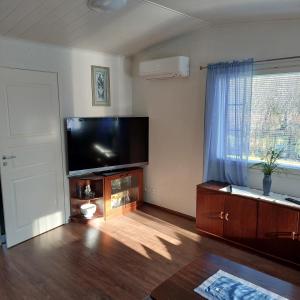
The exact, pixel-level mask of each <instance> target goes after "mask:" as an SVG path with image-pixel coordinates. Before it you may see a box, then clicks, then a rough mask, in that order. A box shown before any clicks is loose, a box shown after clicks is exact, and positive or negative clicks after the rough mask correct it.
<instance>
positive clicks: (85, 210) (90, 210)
mask: <svg viewBox="0 0 300 300" xmlns="http://www.w3.org/2000/svg"><path fill="white" fill-rule="evenodd" d="M96 209H97V207H96V205H95V204H92V203H86V204H82V205H81V206H80V212H81V213H82V214H83V216H84V217H85V218H86V219H91V218H92V217H93V215H94V214H95V212H96Z"/></svg>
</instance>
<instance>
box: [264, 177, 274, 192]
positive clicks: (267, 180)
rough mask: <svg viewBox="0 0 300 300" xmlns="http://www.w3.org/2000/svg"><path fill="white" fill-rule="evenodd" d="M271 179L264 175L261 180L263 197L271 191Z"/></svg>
mask: <svg viewBox="0 0 300 300" xmlns="http://www.w3.org/2000/svg"><path fill="white" fill-rule="evenodd" d="M271 185H272V178H271V175H265V176H264V179H263V190H264V196H269V195H270V191H271Z"/></svg>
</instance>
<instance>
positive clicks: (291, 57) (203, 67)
mask: <svg viewBox="0 0 300 300" xmlns="http://www.w3.org/2000/svg"><path fill="white" fill-rule="evenodd" d="M288 59H300V56H288V57H278V58H269V59H261V60H255V61H254V63H262V62H270V61H277V60H288ZM204 69H207V66H200V70H204Z"/></svg>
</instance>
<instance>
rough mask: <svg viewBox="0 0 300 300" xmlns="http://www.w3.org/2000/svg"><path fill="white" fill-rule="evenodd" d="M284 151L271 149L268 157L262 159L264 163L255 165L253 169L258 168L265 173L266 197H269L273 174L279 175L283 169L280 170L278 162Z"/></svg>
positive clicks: (267, 154)
mask: <svg viewBox="0 0 300 300" xmlns="http://www.w3.org/2000/svg"><path fill="white" fill-rule="evenodd" d="M282 152H283V150H276V149H273V148H271V149H269V150H268V151H267V153H266V155H265V156H264V157H263V158H262V162H260V163H256V164H254V165H253V166H252V167H258V168H259V169H261V170H262V172H263V173H264V179H263V191H264V196H269V195H270V191H271V185H272V177H271V176H272V174H273V173H279V172H280V171H281V170H282V169H280V168H279V165H278V164H277V160H278V159H279V158H280V156H281V154H282Z"/></svg>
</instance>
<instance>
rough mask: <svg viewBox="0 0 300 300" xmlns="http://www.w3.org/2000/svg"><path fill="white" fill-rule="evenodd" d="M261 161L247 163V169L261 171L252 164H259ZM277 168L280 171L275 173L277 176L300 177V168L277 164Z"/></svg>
mask: <svg viewBox="0 0 300 300" xmlns="http://www.w3.org/2000/svg"><path fill="white" fill-rule="evenodd" d="M260 162H261V161H258V160H257V161H255V160H250V161H248V167H249V169H253V170H256V171H261V169H260V168H259V167H253V165H254V164H256V163H260ZM279 168H281V169H282V171H281V172H278V173H275V174H278V175H294V176H300V167H296V166H291V165H285V164H279Z"/></svg>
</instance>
